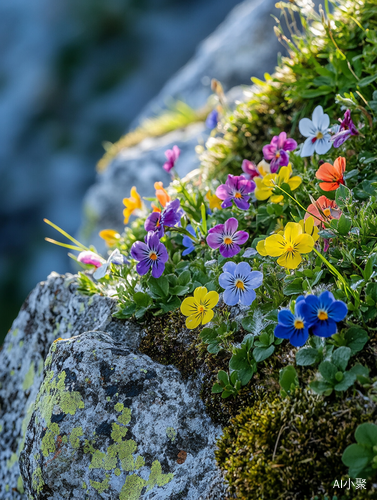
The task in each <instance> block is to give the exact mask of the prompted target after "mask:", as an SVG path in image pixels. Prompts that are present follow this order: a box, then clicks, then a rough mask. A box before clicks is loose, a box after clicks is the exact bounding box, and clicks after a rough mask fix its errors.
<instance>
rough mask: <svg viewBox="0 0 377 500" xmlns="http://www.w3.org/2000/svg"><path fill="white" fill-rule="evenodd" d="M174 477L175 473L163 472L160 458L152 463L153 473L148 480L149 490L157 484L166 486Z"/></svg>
mask: <svg viewBox="0 0 377 500" xmlns="http://www.w3.org/2000/svg"><path fill="white" fill-rule="evenodd" d="M173 477H174V474H171V473H170V474H162V469H161V464H160V462H159V461H158V460H155V461H154V462H153V463H152V468H151V473H150V475H149V479H148V481H147V491H150V490H151V489H152V488H153V487H154V486H155V485H157V486H165V484H168V483H169V482H170V481H171V480H172V479H173Z"/></svg>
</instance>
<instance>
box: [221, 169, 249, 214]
mask: <svg viewBox="0 0 377 500" xmlns="http://www.w3.org/2000/svg"><path fill="white" fill-rule="evenodd" d="M254 189H255V182H254V181H248V180H247V179H246V178H245V177H244V176H243V175H239V176H237V175H231V174H229V175H228V179H227V180H226V183H225V184H221V186H219V187H218V188H217V189H216V196H217V197H218V198H220V200H224V201H223V202H222V204H221V207H222V208H229V207H231V206H232V200H233V201H234V203H235V204H236V206H237V207H238V208H240V209H241V210H247V209H248V208H249V206H250V205H249V198H250V196H249V194H250V193H251V192H252V191H254Z"/></svg>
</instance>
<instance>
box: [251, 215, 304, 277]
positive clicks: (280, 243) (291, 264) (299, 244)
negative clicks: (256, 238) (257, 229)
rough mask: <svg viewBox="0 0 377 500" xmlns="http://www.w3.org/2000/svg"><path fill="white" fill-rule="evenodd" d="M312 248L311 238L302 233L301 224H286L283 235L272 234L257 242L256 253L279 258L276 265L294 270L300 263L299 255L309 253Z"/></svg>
mask: <svg viewBox="0 0 377 500" xmlns="http://www.w3.org/2000/svg"><path fill="white" fill-rule="evenodd" d="M313 247H314V240H313V238H312V237H311V236H310V235H309V234H306V233H304V232H303V228H302V226H301V224H298V223H296V222H288V224H287V225H286V226H285V230H284V234H281V233H278V234H273V235H272V236H268V238H266V239H265V240H264V241H260V242H258V245H257V251H258V253H259V254H260V255H263V256H265V255H269V256H270V257H279V258H278V260H277V263H278V264H279V265H280V266H282V267H286V268H287V269H296V268H297V267H298V266H299V264H300V263H301V261H302V257H301V254H306V253H310V252H311V251H312V250H313Z"/></svg>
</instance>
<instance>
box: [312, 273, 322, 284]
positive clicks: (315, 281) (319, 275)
mask: <svg viewBox="0 0 377 500" xmlns="http://www.w3.org/2000/svg"><path fill="white" fill-rule="evenodd" d="M322 274H323V271H318V273H315V275H314V280H313V281H311V282H310V285H311V286H312V287H313V286H316V284H317V283H318V282H319V280H320V279H321V278H322Z"/></svg>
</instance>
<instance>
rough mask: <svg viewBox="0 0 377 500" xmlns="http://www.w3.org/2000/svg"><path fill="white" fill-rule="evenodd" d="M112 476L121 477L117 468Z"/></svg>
mask: <svg viewBox="0 0 377 500" xmlns="http://www.w3.org/2000/svg"><path fill="white" fill-rule="evenodd" d="M114 474H115V475H116V476H120V475H121V472H120V469H118V467H117V468H116V469H115V471H114Z"/></svg>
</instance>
